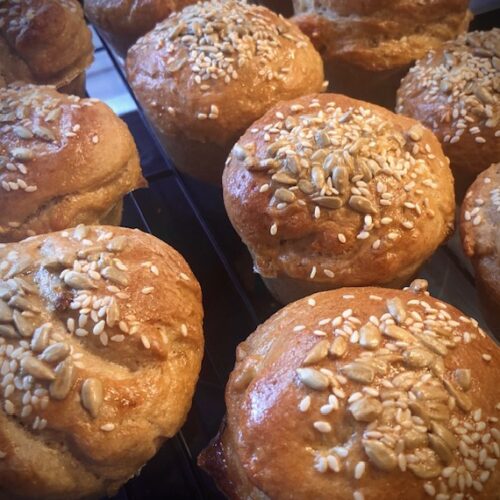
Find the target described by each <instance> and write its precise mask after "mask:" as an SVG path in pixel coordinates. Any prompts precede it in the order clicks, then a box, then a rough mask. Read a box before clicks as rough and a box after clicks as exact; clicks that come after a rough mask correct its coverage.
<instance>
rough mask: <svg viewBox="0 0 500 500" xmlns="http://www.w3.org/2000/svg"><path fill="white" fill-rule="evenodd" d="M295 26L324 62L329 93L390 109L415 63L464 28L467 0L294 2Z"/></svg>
mask: <svg viewBox="0 0 500 500" xmlns="http://www.w3.org/2000/svg"><path fill="white" fill-rule="evenodd" d="M293 3H294V9H295V14H296V15H295V17H293V18H292V20H293V21H294V22H296V23H297V25H298V26H299V27H300V28H301V30H302V31H303V32H304V33H306V34H307V35H308V36H309V37H310V38H311V41H312V42H313V44H314V46H315V47H316V48H317V49H318V51H319V52H320V54H321V55H322V57H323V61H324V63H325V74H326V79H327V80H329V81H330V87H329V89H330V90H331V91H333V92H336V93H339V94H346V95H349V96H351V97H354V98H356V99H362V100H365V101H369V102H374V103H376V104H380V105H382V106H385V107H387V108H389V109H391V110H393V109H394V104H395V98H396V90H397V88H398V86H399V83H400V81H401V78H402V77H403V76H404V75H405V74H406V72H407V71H408V69H409V68H410V66H411V65H412V64H413V63H414V61H415V60H416V59H419V58H421V57H423V56H424V55H425V54H426V53H427V52H428V51H429V50H431V49H434V48H437V47H439V46H440V45H441V44H442V43H443V42H444V41H446V40H450V39H452V38H455V37H456V36H458V35H460V34H461V33H463V32H464V31H466V30H467V27H468V25H469V22H470V20H471V18H472V15H471V13H470V12H469V11H468V9H467V7H468V4H469V1H468V0H293Z"/></svg>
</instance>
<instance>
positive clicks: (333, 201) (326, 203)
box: [312, 196, 342, 210]
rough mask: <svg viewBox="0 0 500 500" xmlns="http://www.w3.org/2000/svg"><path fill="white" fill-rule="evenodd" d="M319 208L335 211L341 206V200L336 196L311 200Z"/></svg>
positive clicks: (317, 197) (318, 197)
mask: <svg viewBox="0 0 500 500" xmlns="http://www.w3.org/2000/svg"><path fill="white" fill-rule="evenodd" d="M312 201H314V203H316V204H317V205H319V206H320V207H325V208H329V209H332V210H336V209H338V208H340V207H341V206H342V199H341V198H339V197H337V196H316V197H315V198H313V199H312Z"/></svg>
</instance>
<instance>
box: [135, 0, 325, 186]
mask: <svg viewBox="0 0 500 500" xmlns="http://www.w3.org/2000/svg"><path fill="white" fill-rule="evenodd" d="M200 18H201V19H204V20H205V25H208V24H209V26H210V29H212V30H214V29H216V35H214V37H215V39H216V41H212V42H209V41H208V42H207V38H206V37H209V34H205V32H204V31H203V30H202V29H201V27H200V26H201V25H200V23H199V19H200ZM238 19H244V20H245V21H244V22H243V23H241V26H242V28H240V27H238V26H239V24H237V22H238V23H240V21H238ZM207 23H208V24H207ZM214 27H216V28H214ZM204 29H206V30H207V33H208V28H204ZM241 30H244V34H243V35H244V36H243V35H242V34H241V33H240V32H241ZM245 30H246V31H245ZM192 33H198V35H196V36H195V35H192ZM257 36H260V37H261V38H262V41H261V42H260V43H259V45H257V44H255V43H254V38H253V37H257ZM232 39H234V42H231V41H230V40H232ZM207 44H209V47H208V48H207ZM223 46H224V47H225V48H224V50H225V51H229V52H228V54H223V53H222V52H221V47H223ZM228 47H229V48H228ZM204 50H206V54H209V55H210V54H212V53H214V54H215V55H214V56H210V57H217V56H218V55H219V54H220V56H221V59H220V62H214V60H213V59H210V58H208V56H207V57H206V58H205V52H204ZM193 53H194V54H195V56H192V54H193ZM190 55H191V59H192V60H191V62H190V60H189V57H190ZM229 59H231V60H232V62H231V61H229ZM207 66H210V67H214V66H217V68H218V69H217V70H213V74H214V77H213V78H212V77H210V76H207V75H208V74H209V73H207V71H208V70H206V67H207ZM127 74H128V79H129V81H130V84H131V86H132V88H133V90H134V92H135V94H136V95H137V97H138V99H139V100H140V102H141V104H142V106H143V107H144V109H145V110H146V111H147V113H148V115H149V117H150V118H151V120H152V122H153V123H154V125H155V126H156V128H157V129H158V131H159V134H160V136H161V137H162V139H163V141H164V143H165V144H166V146H167V149H169V152H170V153H171V155H172V156H173V159H174V162H175V163H176V165H177V166H178V167H179V168H181V169H185V170H186V169H190V170H192V169H194V170H196V169H198V170H203V169H206V168H210V163H211V160H212V157H217V159H220V158H224V159H225V158H226V157H227V154H228V153H229V150H230V148H231V147H232V145H233V144H234V142H236V140H237V139H238V137H239V136H240V135H241V134H242V133H243V132H244V130H245V129H246V127H248V126H249V125H250V124H251V123H252V122H253V121H254V120H256V119H257V118H259V117H260V116H262V114H263V113H264V112H265V111H266V110H267V109H269V108H270V107H271V106H272V105H273V104H275V103H276V102H277V101H279V100H281V99H291V98H294V97H297V96H300V95H304V94H307V93H310V92H319V91H321V89H322V86H323V66H322V63H321V58H320V56H319V54H318V53H317V52H316V51H315V50H314V47H313V46H312V44H311V43H310V42H309V40H308V39H307V37H306V36H304V35H303V34H302V33H301V32H300V30H299V29H298V28H297V27H296V26H294V25H293V24H292V23H290V22H288V21H286V20H285V19H283V18H281V17H278V16H277V15H276V14H275V13H273V12H271V11H270V10H268V9H266V8H265V7H259V6H255V5H247V4H246V3H243V2H235V1H233V0H229V1H219V0H214V1H212V2H203V3H199V4H197V5H194V6H189V7H186V8H185V9H184V10H183V11H181V12H179V13H174V14H173V15H171V16H170V17H169V18H168V19H166V20H165V21H163V22H162V23H160V24H158V25H157V27H156V28H155V29H154V30H153V31H152V32H150V33H148V34H147V35H146V36H144V37H143V38H141V39H140V40H139V41H138V42H137V43H136V44H135V45H134V46H133V47H132V48H131V49H130V50H129V52H128V56H127ZM210 74H212V73H210ZM190 151H194V153H193V154H192V155H190V154H189V152H190ZM205 154H206V155H208V157H209V161H207V160H206V158H205ZM223 161H224V160H223ZM190 167H191V168H190ZM222 168H223V164H222V163H220V162H219V163H217V164H216V169H217V177H218V182H219V183H220V175H221V172H222Z"/></svg>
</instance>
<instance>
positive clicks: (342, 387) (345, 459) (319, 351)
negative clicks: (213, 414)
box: [199, 280, 500, 500]
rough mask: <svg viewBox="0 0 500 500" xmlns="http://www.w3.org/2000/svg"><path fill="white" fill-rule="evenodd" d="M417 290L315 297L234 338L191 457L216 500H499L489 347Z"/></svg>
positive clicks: (498, 395) (472, 326) (498, 357)
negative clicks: (224, 379)
mask: <svg viewBox="0 0 500 500" xmlns="http://www.w3.org/2000/svg"><path fill="white" fill-rule="evenodd" d="M425 287H426V282H425V281H424V280H417V281H416V282H414V283H413V284H412V286H411V289H410V290H407V291H398V290H388V289H380V288H344V289H342V290H336V291H330V292H323V293H319V294H316V295H313V296H311V297H309V298H307V299H302V300H300V301H298V302H295V303H293V304H290V305H289V306H287V307H285V308H284V309H282V310H281V311H279V312H278V313H277V314H275V315H274V316H272V317H271V318H270V319H269V320H267V321H266V322H265V323H264V324H262V325H261V326H260V327H259V328H257V330H256V331H255V332H254V333H253V334H252V335H251V336H250V337H249V338H248V339H247V340H246V341H245V342H243V343H242V344H240V345H239V347H238V349H237V353H236V356H237V361H236V365H235V368H234V371H233V372H232V374H231V376H230V378H229V383H228V385H227V387H226V406H227V415H226V420H225V424H223V425H222V427H221V431H220V434H219V435H218V436H217V437H216V438H215V440H214V441H213V442H212V443H211V445H210V446H209V447H208V448H207V449H206V450H204V451H203V452H202V454H201V456H200V457H199V464H200V465H201V466H202V467H203V468H205V470H207V471H208V472H209V473H210V474H212V476H213V477H214V478H215V480H216V482H217V484H218V486H219V488H220V489H221V490H222V491H223V492H224V493H225V494H226V495H227V497H228V498H231V499H242V500H243V499H262V500H263V499H273V500H274V499H282V498H287V499H293V500H299V499H300V500H309V499H311V498H314V499H317V500H323V499H325V500H331V499H332V498H335V499H339V500H340V499H342V500H351V499H353V500H376V499H379V498H387V499H396V498H397V499H402V498H405V499H408V500H417V499H418V500H423V499H426V498H436V499H437V500H441V499H443V500H444V499H445V498H448V499H464V498H474V499H476V500H494V499H498V498H499V494H500V465H499V458H500V448H499V446H500V425H499V416H500V391H499V385H500V374H499V370H498V366H499V363H500V349H499V348H498V346H496V345H495V343H494V342H493V341H492V340H491V339H490V338H488V337H487V336H486V335H485V334H484V332H483V331H482V330H481V329H480V328H478V326H477V322H476V321H475V320H473V319H471V318H468V317H466V316H464V315H463V314H462V313H461V312H460V311H458V310H457V309H455V308H454V307H452V306H450V305H448V304H445V303H443V302H442V301H440V300H436V299H434V298H433V297H430V296H429V295H428V294H427V293H426V292H425Z"/></svg>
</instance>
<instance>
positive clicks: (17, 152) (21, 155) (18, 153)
mask: <svg viewBox="0 0 500 500" xmlns="http://www.w3.org/2000/svg"><path fill="white" fill-rule="evenodd" d="M10 154H11V155H12V156H13V157H14V158H15V159H16V160H21V161H29V160H32V159H33V151H31V149H28V148H13V149H11V150H10Z"/></svg>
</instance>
